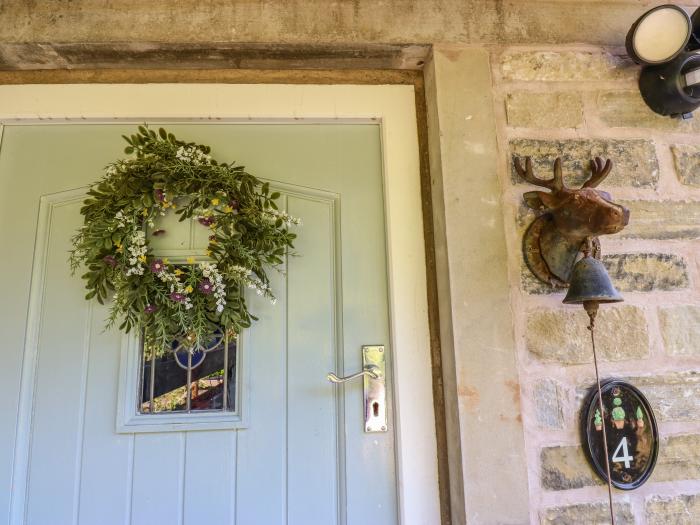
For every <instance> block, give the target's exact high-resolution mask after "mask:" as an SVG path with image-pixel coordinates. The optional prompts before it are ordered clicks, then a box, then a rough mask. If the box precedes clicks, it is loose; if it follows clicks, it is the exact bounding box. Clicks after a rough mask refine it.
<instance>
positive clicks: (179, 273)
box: [175, 268, 185, 275]
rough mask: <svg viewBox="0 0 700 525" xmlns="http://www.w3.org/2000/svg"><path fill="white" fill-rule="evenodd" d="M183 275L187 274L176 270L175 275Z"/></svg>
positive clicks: (178, 269)
mask: <svg viewBox="0 0 700 525" xmlns="http://www.w3.org/2000/svg"><path fill="white" fill-rule="evenodd" d="M183 273H185V272H183V271H182V270H180V268H175V275H182V274H183Z"/></svg>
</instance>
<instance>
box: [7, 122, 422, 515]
mask: <svg viewBox="0 0 700 525" xmlns="http://www.w3.org/2000/svg"><path fill="white" fill-rule="evenodd" d="M154 125H155V126H157V125H158V123H154ZM134 127H135V126H134V125H131V124H66V125H7V126H5V127H4V129H3V134H2V143H1V145H0V243H1V245H2V246H3V247H4V255H3V257H2V259H1V261H2V262H0V272H1V273H0V275H2V277H3V288H2V293H0V333H2V342H0V346H1V347H2V359H3V364H2V366H0V417H1V418H2V420H3V421H4V422H5V424H3V425H2V426H0V522H2V523H4V522H6V516H11V517H12V519H13V521H12V523H13V524H15V523H26V524H31V525H44V524H45V525H63V524H66V525H68V524H75V523H77V524H82V525H107V524H126V523H133V524H144V525H146V524H149V525H159V524H163V525H171V524H177V523H210V524H216V525H218V524H238V525H257V524H259V525H276V524H299V525H330V524H349V525H370V524H371V525H389V524H394V523H397V498H396V474H395V455H394V425H393V414H392V410H391V406H392V405H391V377H388V379H387V385H388V387H389V398H388V399H387V404H388V407H389V411H388V414H389V415H388V427H389V430H388V432H384V433H382V432H379V433H365V432H364V406H363V397H362V383H361V381H358V382H354V383H349V384H348V385H346V386H345V387H344V388H343V387H338V386H334V385H331V384H330V383H329V382H328V381H327V379H326V374H327V373H328V372H329V371H335V372H338V373H339V374H340V373H343V372H344V373H353V372H356V371H358V370H360V369H361V367H362V364H361V348H362V346H363V345H368V344H382V345H385V347H386V349H387V354H388V356H389V359H390V358H391V351H392V349H391V346H390V340H389V314H388V307H387V284H386V274H387V270H386V268H387V265H386V255H385V237H384V235H385V234H384V232H385V225H384V204H383V195H382V160H381V149H380V148H381V144H380V133H379V126H377V125H372V124H199V123H197V124H193V123H189V124H188V123H179V124H173V123H168V124H167V128H168V129H169V130H170V131H172V132H173V133H175V134H176V135H177V136H178V137H180V138H182V139H185V140H188V141H189V140H191V141H195V142H199V143H204V144H208V145H210V146H211V147H212V155H213V156H214V157H215V158H217V159H219V160H223V161H237V162H238V163H240V164H244V165H245V166H246V168H247V170H248V171H249V172H250V173H252V174H254V175H256V176H258V177H260V178H264V179H267V180H270V181H272V183H273V184H275V183H277V184H278V185H279V186H280V187H281V188H282V190H283V199H284V202H285V205H286V207H287V209H288V211H289V212H290V213H291V214H293V215H295V216H299V217H301V218H302V220H303V226H302V227H301V228H300V229H299V231H298V239H297V243H296V252H297V253H298V256H295V257H290V258H289V259H288V262H287V268H286V270H287V271H286V275H282V274H275V273H274V272H273V275H274V279H273V290H274V292H275V293H276V295H277V296H278V299H279V301H278V302H277V304H276V305H271V304H270V303H268V302H265V301H263V300H260V299H259V298H257V297H255V296H253V297H251V302H250V306H251V310H252V312H253V313H254V314H255V315H257V316H258V317H259V318H260V320H259V321H258V323H256V324H255V325H254V327H253V328H252V329H250V330H249V332H248V333H247V334H245V338H244V344H243V345H242V347H241V348H240V350H239V351H240V353H241V355H242V356H243V357H244V359H243V362H244V363H245V366H241V367H239V370H238V380H239V381H241V384H242V385H244V388H245V389H246V396H244V397H243V398H242V402H244V403H246V406H245V407H244V408H245V410H246V411H247V418H246V422H245V425H244V427H243V428H233V429H225V430H189V431H172V429H168V430H167V431H165V430H164V431H162V432H159V431H151V432H143V433H129V432H121V433H118V432H117V431H116V419H117V417H116V410H117V405H118V403H119V396H120V395H122V393H120V391H119V385H118V377H119V372H120V371H119V366H120V359H121V352H122V351H123V350H122V342H123V336H122V335H121V334H119V333H117V332H116V331H109V332H105V331H103V328H102V327H103V321H104V316H105V313H106V309H105V308H103V307H100V306H99V305H96V304H93V303H89V302H86V301H85V300H84V294H85V292H84V289H83V283H82V281H81V280H80V279H79V278H78V277H71V276H70V274H69V268H68V264H67V258H68V250H69V249H70V238H71V236H72V235H73V233H74V231H75V230H76V228H78V227H79V225H80V224H81V222H82V217H81V216H80V214H79V209H80V202H81V197H80V196H81V194H82V191H84V188H85V187H86V186H87V185H89V184H90V183H91V182H93V181H94V180H96V179H97V178H98V177H99V176H100V175H101V173H102V168H103V167H104V166H105V165H106V164H107V163H108V162H111V161H112V160H114V159H116V158H119V157H121V156H123V153H122V150H123V146H124V144H123V142H122V140H121V138H120V135H122V134H129V133H131V132H132V131H133V129H134ZM416 213H420V210H416ZM23 359H24V363H23ZM387 369H388V370H390V369H391V367H390V366H388V367H387ZM22 378H23V379H24V382H23V383H22V384H21V379H22ZM22 400H23V401H22ZM153 417H158V416H157V415H154V416H153ZM15 421H17V424H15V423H14V422H15ZM8 488H9V490H6V489H8Z"/></svg>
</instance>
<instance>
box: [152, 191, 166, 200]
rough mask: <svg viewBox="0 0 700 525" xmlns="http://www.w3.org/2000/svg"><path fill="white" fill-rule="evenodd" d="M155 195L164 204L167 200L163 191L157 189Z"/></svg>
mask: <svg viewBox="0 0 700 525" xmlns="http://www.w3.org/2000/svg"><path fill="white" fill-rule="evenodd" d="M153 193H154V194H155V196H156V199H157V200H158V201H160V202H163V201H164V200H165V192H164V191H163V190H161V189H157V190H155V191H154V192H153Z"/></svg>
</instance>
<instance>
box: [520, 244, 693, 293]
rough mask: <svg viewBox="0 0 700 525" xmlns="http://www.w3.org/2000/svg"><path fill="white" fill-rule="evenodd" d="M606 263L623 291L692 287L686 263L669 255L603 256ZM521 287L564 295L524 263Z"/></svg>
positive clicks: (625, 254) (621, 254)
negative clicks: (536, 275) (535, 274)
mask: <svg viewBox="0 0 700 525" xmlns="http://www.w3.org/2000/svg"><path fill="white" fill-rule="evenodd" d="M603 264H605V267H606V268H607V270H608V273H609V274H610V278H611V279H612V281H613V284H614V285H615V287H616V288H617V289H618V290H619V291H621V292H650V291H653V290H679V289H683V288H687V287H688V284H689V280H688V271H687V265H686V262H685V260H684V259H683V258H682V257H680V256H678V255H673V254H666V253H616V254H610V255H604V256H603ZM520 282H521V288H522V289H523V291H525V292H527V293H529V294H537V295H540V294H550V293H557V292H559V293H561V292H562V291H563V289H561V288H553V287H552V286H550V285H548V284H546V283H543V282H542V281H540V280H539V279H537V278H536V277H535V276H534V275H533V274H532V272H530V270H529V268H528V267H527V266H526V265H525V263H524V262H523V265H522V273H521V280H520Z"/></svg>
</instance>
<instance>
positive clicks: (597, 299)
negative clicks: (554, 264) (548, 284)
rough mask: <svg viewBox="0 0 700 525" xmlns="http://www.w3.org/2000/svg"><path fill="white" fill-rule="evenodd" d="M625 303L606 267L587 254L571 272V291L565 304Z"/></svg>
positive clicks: (565, 298)
mask: <svg viewBox="0 0 700 525" xmlns="http://www.w3.org/2000/svg"><path fill="white" fill-rule="evenodd" d="M620 301H624V299H623V298H622V296H621V295H620V292H618V291H617V290H616V289H615V287H614V286H613V284H612V281H611V280H610V276H609V275H608V272H607V270H606V269H605V266H603V263H602V262H600V261H599V260H598V259H595V258H593V257H591V256H590V255H588V254H586V255H585V257H583V258H582V259H580V260H579V261H578V262H577V263H576V264H575V265H574V269H573V270H572V271H571V280H570V282H569V291H568V292H567V293H566V297H564V301H562V302H563V303H564V304H584V305H585V304H586V303H598V304H599V303H619V302H620Z"/></svg>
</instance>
